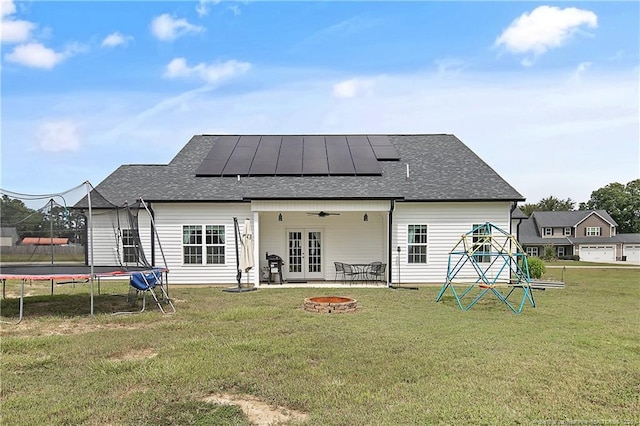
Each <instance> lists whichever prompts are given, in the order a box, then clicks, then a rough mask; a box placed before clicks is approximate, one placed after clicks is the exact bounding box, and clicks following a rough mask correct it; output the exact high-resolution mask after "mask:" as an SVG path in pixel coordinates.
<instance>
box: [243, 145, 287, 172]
mask: <svg viewBox="0 0 640 426" xmlns="http://www.w3.org/2000/svg"><path fill="white" fill-rule="evenodd" d="M281 143H282V136H263V137H262V138H261V139H260V144H259V145H258V150H257V151H256V156H255V157H254V159H253V163H252V164H251V170H249V174H250V175H252V176H265V175H275V174H276V166H277V164H278V155H279V154H280V144H281Z"/></svg>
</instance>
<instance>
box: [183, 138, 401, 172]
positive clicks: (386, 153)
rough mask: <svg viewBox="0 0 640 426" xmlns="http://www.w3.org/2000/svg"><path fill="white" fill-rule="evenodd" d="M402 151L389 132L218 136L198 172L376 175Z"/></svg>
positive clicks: (398, 157)
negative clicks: (399, 150)
mask: <svg viewBox="0 0 640 426" xmlns="http://www.w3.org/2000/svg"><path fill="white" fill-rule="evenodd" d="M398 160H400V156H399V155H398V152H397V151H396V149H395V147H394V146H393V145H392V144H391V141H390V140H389V137H388V136H384V135H374V136H367V135H330V136H322V135H312V136H302V135H286V136H272V135H269V136H253V135H252V136H219V137H218V139H217V141H216V142H215V144H214V145H213V148H211V151H209V154H207V156H206V158H205V159H204V160H203V161H202V163H201V164H200V166H199V167H198V169H197V170H196V175H197V176H238V175H239V176H354V175H355V176H358V175H360V176H375V175H381V174H382V167H381V166H380V163H379V162H380V161H398Z"/></svg>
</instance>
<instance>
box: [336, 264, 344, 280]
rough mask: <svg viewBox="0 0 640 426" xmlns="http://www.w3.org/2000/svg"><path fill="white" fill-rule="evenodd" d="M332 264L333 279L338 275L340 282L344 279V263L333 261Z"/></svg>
mask: <svg viewBox="0 0 640 426" xmlns="http://www.w3.org/2000/svg"><path fill="white" fill-rule="evenodd" d="M333 264H334V265H335V267H336V276H335V278H334V281H338V277H340V280H341V281H342V282H344V281H345V276H344V263H342V262H333Z"/></svg>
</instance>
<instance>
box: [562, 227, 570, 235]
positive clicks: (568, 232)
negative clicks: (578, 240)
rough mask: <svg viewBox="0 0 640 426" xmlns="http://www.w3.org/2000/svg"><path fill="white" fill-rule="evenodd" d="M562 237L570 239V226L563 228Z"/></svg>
mask: <svg viewBox="0 0 640 426" xmlns="http://www.w3.org/2000/svg"><path fill="white" fill-rule="evenodd" d="M564 236H565V237H570V236H571V227H570V226H566V227H565V228H564Z"/></svg>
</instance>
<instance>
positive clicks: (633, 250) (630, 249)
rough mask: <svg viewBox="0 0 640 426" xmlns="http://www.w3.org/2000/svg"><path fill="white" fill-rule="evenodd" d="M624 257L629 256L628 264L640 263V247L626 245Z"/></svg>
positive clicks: (623, 252) (623, 251)
mask: <svg viewBox="0 0 640 426" xmlns="http://www.w3.org/2000/svg"><path fill="white" fill-rule="evenodd" d="M622 255H623V256H627V262H640V245H629V246H628V245H625V246H624V248H623V250H622Z"/></svg>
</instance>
